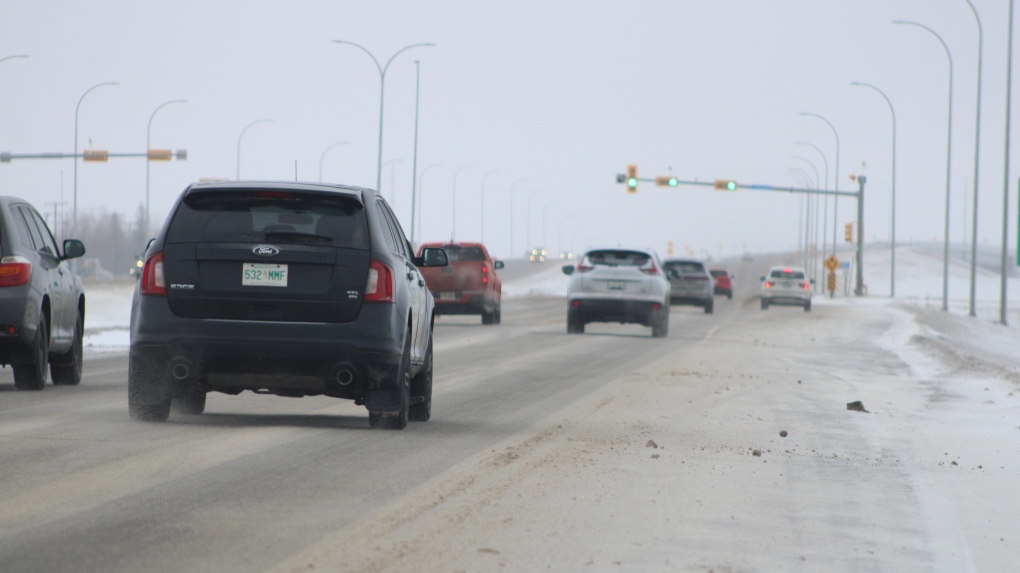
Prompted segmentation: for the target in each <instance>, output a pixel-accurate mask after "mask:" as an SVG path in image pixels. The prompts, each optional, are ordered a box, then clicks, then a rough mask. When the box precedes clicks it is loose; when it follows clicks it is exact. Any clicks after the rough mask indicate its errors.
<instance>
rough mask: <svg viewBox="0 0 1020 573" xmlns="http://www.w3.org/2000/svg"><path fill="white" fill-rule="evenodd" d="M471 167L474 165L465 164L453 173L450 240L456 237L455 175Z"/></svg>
mask: <svg viewBox="0 0 1020 573" xmlns="http://www.w3.org/2000/svg"><path fill="white" fill-rule="evenodd" d="M471 167H474V165H465V166H463V167H461V168H460V169H458V170H457V171H456V172H455V173H454V174H453V223H452V224H451V225H450V242H453V241H454V240H456V238H457V176H458V175H460V172H461V171H464V170H465V169H470V168H471Z"/></svg>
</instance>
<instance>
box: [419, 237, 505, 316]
mask: <svg viewBox="0 0 1020 573" xmlns="http://www.w3.org/2000/svg"><path fill="white" fill-rule="evenodd" d="M426 248H441V249H443V250H444V251H446V256H447V259H448V260H449V261H450V264H449V266H446V267H432V268H425V269H422V270H421V274H422V276H423V277H425V283H426V284H427V285H428V287H429V290H430V291H432V296H433V297H435V299H436V314H437V315H440V314H480V315H482V324H499V323H500V322H501V321H502V317H503V310H502V308H503V307H502V291H503V285H502V283H501V282H500V280H499V275H497V274H496V271H497V270H499V269H502V268H503V261H497V260H494V259H493V258H492V257H491V256H490V255H489V251H488V250H486V248H485V246H484V245H482V244H481V243H426V244H424V245H422V246H421V249H422V250H424V249H426ZM419 252H421V251H419Z"/></svg>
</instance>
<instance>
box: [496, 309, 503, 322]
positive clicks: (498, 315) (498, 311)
mask: <svg viewBox="0 0 1020 573" xmlns="http://www.w3.org/2000/svg"><path fill="white" fill-rule="evenodd" d="M495 320H496V322H495V324H500V323H502V322H503V305H500V306H497V307H496V312H495Z"/></svg>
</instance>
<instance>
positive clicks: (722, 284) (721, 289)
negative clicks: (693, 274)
mask: <svg viewBox="0 0 1020 573" xmlns="http://www.w3.org/2000/svg"><path fill="white" fill-rule="evenodd" d="M708 272H709V273H710V274H711V275H712V278H713V279H715V290H714V292H715V294H724V295H726V298H733V279H734V278H735V277H734V276H733V275H731V274H730V272H729V271H728V270H726V269H723V268H714V269H708Z"/></svg>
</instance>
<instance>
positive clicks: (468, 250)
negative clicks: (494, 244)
mask: <svg viewBox="0 0 1020 573" xmlns="http://www.w3.org/2000/svg"><path fill="white" fill-rule="evenodd" d="M442 249H443V250H444V251H446V257H447V259H448V260H449V261H450V262H451V263H454V262H457V261H484V260H485V253H484V252H483V251H482V248H481V247H461V246H457V245H444V246H443V247H442Z"/></svg>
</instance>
